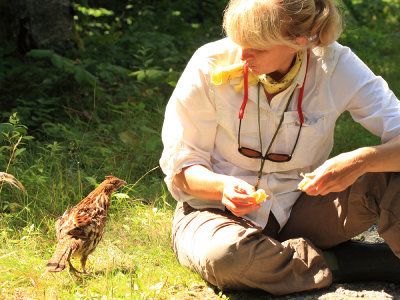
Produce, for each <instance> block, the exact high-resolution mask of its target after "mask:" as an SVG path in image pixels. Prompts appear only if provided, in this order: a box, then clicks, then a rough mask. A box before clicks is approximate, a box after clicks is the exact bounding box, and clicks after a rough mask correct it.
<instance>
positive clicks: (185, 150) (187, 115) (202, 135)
mask: <svg viewBox="0 0 400 300" xmlns="http://www.w3.org/2000/svg"><path fill="white" fill-rule="evenodd" d="M210 62H211V60H210V59H209V58H207V57H204V55H202V51H201V48H200V49H199V50H198V51H196V53H195V54H194V55H193V57H192V58H191V60H190V61H189V63H188V65H187V66H186V68H185V70H184V72H183V73H182V76H181V78H180V79H179V81H178V83H177V86H176V88H175V90H174V92H173V94H172V96H171V98H170V100H169V102H168V104H167V107H166V111H165V119H164V124H163V129H162V141H163V145H164V150H163V153H162V156H161V159H160V166H161V169H162V170H163V172H164V174H165V175H166V177H165V182H166V184H167V187H168V189H169V191H170V193H171V194H172V196H173V197H174V198H175V199H176V200H177V201H187V200H189V199H191V198H193V197H192V196H190V195H188V194H186V193H184V192H183V191H181V190H180V189H179V188H178V187H176V186H175V185H174V183H173V178H174V176H175V175H176V174H178V173H179V172H181V171H182V169H183V168H185V167H187V166H190V165H194V164H201V165H204V166H206V167H207V168H210V169H211V162H210V158H211V153H212V152H213V149H214V142H215V133H216V120H215V104H214V101H213V97H212V92H211V91H210V90H209V75H208V74H209V71H208V70H209V68H210Z"/></svg>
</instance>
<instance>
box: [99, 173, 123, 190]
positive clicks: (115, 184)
mask: <svg viewBox="0 0 400 300" xmlns="http://www.w3.org/2000/svg"><path fill="white" fill-rule="evenodd" d="M125 184H126V181H125V180H122V179H119V178H117V177H115V176H112V175H109V176H106V180H104V181H103V182H102V183H101V184H100V186H102V187H103V188H104V190H106V191H108V192H109V193H110V194H112V193H113V192H114V191H116V190H118V189H119V188H120V187H121V186H123V185H125Z"/></svg>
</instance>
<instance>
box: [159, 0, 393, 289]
mask: <svg viewBox="0 0 400 300" xmlns="http://www.w3.org/2000/svg"><path fill="white" fill-rule="evenodd" d="M223 25H224V29H225V31H226V33H227V36H228V37H227V38H225V39H222V40H220V41H216V42H213V43H210V44H207V45H205V46H203V47H201V48H200V49H199V50H198V51H196V53H195V54H194V55H193V57H192V59H191V60H190V62H189V63H188V65H187V67H186V69H185V71H184V72H183V74H182V77H181V78H180V80H179V82H178V84H177V87H176V89H175V91H174V93H173V95H172V97H171V99H170V101H169V103H168V106H167V110H166V114H165V121H164V122H165V123H164V127H163V133H162V138H163V143H164V152H163V155H162V157H161V160H160V164H161V167H162V169H163V171H164V173H165V174H166V178H165V181H166V183H167V186H168V188H169V190H170V192H171V194H172V195H173V196H174V198H175V199H176V200H177V201H178V205H177V209H176V212H175V216H174V223H173V230H172V240H173V247H174V252H175V254H176V256H177V258H178V260H179V262H180V263H181V264H182V265H183V266H185V267H187V268H191V269H192V270H194V271H195V272H197V273H198V274H200V275H201V276H202V277H203V278H204V279H205V280H207V281H209V282H210V283H212V284H214V285H216V286H218V287H219V288H221V289H251V288H257V289H263V290H265V291H268V292H270V293H272V294H288V293H293V292H297V291H304V290H309V289H314V288H321V287H326V286H329V285H330V284H331V282H332V275H333V277H334V278H333V279H334V280H340V279H345V278H347V277H346V276H347V275H348V274H347V273H346V272H348V271H346V270H343V269H346V268H341V266H343V262H342V261H340V259H339V258H340V257H343V253H342V255H340V257H338V254H337V252H336V253H335V251H324V252H322V251H321V250H320V249H328V248H331V247H333V246H336V245H339V244H341V243H343V242H345V241H348V240H349V239H351V238H352V237H354V236H356V235H357V234H359V233H361V232H363V231H364V230H366V229H368V228H369V227H370V226H371V225H373V224H374V223H375V222H376V221H377V220H379V233H380V234H381V236H382V237H383V238H384V239H385V240H386V242H387V244H388V245H389V246H390V248H391V250H392V251H393V252H394V253H395V254H396V255H397V257H400V242H399V241H400V232H399V229H396V226H395V225H396V224H398V223H399V221H398V220H397V218H396V216H399V213H400V206H399V205H398V204H396V200H397V202H399V201H400V176H399V173H393V172H399V171H400V155H399V153H400V105H399V102H398V100H397V99H396V97H395V95H394V94H393V93H392V92H391V91H390V90H389V89H388V87H387V85H386V83H385V82H384V81H383V80H382V79H381V78H380V77H377V76H375V75H374V74H373V73H372V72H371V71H370V70H369V69H368V67H367V66H365V65H364V64H363V63H362V62H361V61H360V60H359V59H358V58H357V57H356V56H355V54H354V53H352V52H351V50H350V49H348V48H346V47H344V46H342V45H340V44H338V43H337V42H335V41H336V39H337V38H338V36H339V35H340V33H341V19H340V16H339V13H338V10H337V8H336V7H335V5H334V1H333V0H291V1H286V0H231V1H230V3H229V5H228V7H227V9H226V11H225V15H224V24H223ZM346 110H347V111H350V113H351V115H352V117H353V118H354V120H356V121H357V122H359V123H361V124H362V125H363V126H364V127H365V128H367V129H368V130H369V131H371V132H372V133H374V134H376V135H379V136H381V138H382V142H383V143H382V145H378V146H375V147H363V148H360V149H356V150H354V151H351V152H348V153H343V154H341V155H338V156H336V157H333V158H331V159H328V160H327V158H328V155H329V153H330V151H331V149H332V146H333V132H334V126H335V121H336V120H337V118H338V117H339V115H340V114H341V113H342V112H344V111H346ZM389 172H390V173H389ZM302 173H303V174H306V175H305V176H306V180H305V181H303V182H301V181H302V177H301V174H302ZM300 182H301V184H300V186H301V189H302V191H303V193H302V191H301V190H299V189H298V186H299V183H300ZM258 188H261V189H263V190H265V192H266V193H267V195H268V196H269V198H268V200H266V201H265V202H262V203H257V201H256V199H255V198H254V197H253V196H252V194H253V192H254V191H255V190H256V189H258ZM397 227H398V226H397ZM339 250H340V249H339ZM373 255H375V254H373ZM390 255H392V254H390ZM392 256H393V257H391V258H390V259H388V260H389V261H390V262H389V264H390V265H393V264H397V266H399V264H398V259H397V257H395V256H394V255H392ZM352 260H353V259H352V258H351V257H349V259H348V262H347V263H351V261H352ZM349 261H350V262H349ZM349 266H350V265H349ZM379 266H381V267H382V268H383V267H384V263H380V264H379ZM379 266H378V267H376V268H379ZM354 267H355V266H350V268H348V269H353V271H354ZM385 268H386V266H385ZM375 271H376V272H375ZM378 271H379V270H374V272H373V273H374V274H379V272H378ZM354 272H357V270H355V271H354ZM391 274H392V273H391ZM391 276H394V275H391ZM397 276H398V275H397ZM380 279H381V280H384V279H388V280H390V279H392V277H389V278H380ZM397 279H398V278H397Z"/></svg>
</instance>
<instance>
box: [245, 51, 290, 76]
mask: <svg viewBox="0 0 400 300" xmlns="http://www.w3.org/2000/svg"><path fill="white" fill-rule="evenodd" d="M295 54H296V50H294V49H293V48H290V47H288V46H283V45H274V46H271V47H269V48H268V49H264V50H257V49H252V48H243V47H242V56H241V60H243V61H246V62H247V64H248V66H249V68H250V70H251V71H252V72H253V73H254V74H255V75H263V74H270V73H274V72H277V73H279V74H281V75H284V74H286V73H287V72H288V71H289V68H290V66H291V64H292V61H293V58H294V56H295Z"/></svg>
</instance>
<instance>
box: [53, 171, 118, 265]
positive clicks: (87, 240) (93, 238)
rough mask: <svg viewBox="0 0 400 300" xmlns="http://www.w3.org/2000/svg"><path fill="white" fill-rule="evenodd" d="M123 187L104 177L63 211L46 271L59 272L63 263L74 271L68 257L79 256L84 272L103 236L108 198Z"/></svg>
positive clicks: (57, 225)
mask: <svg viewBox="0 0 400 300" xmlns="http://www.w3.org/2000/svg"><path fill="white" fill-rule="evenodd" d="M124 184H126V182H125V181H123V180H121V179H118V178H117V177H114V176H106V180H104V181H103V182H102V183H101V184H100V185H99V186H98V187H97V188H96V189H95V190H93V191H92V192H91V193H90V194H89V195H88V196H87V197H86V198H85V199H83V200H82V201H81V202H79V203H78V204H77V205H76V206H74V207H72V208H70V209H68V210H66V211H65V212H64V214H63V215H62V217H61V218H60V220H59V221H58V222H57V224H56V236H57V248H56V251H55V252H54V255H53V257H52V258H51V259H50V260H49V261H48V263H47V265H46V269H47V270H48V271H50V272H59V271H62V270H64V269H65V265H66V263H67V262H68V263H69V266H70V268H71V269H72V270H75V271H76V269H75V268H74V267H73V266H72V264H71V262H70V258H71V257H79V258H80V259H81V265H82V269H83V271H84V272H85V265H86V259H87V257H88V255H89V254H90V253H92V252H93V251H94V250H95V249H96V247H97V245H98V243H99V242H100V240H101V238H102V237H103V234H104V230H105V225H106V219H107V211H108V208H109V206H110V196H111V194H112V193H113V192H114V191H116V190H117V189H118V188H120V187H121V186H123V185H124Z"/></svg>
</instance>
